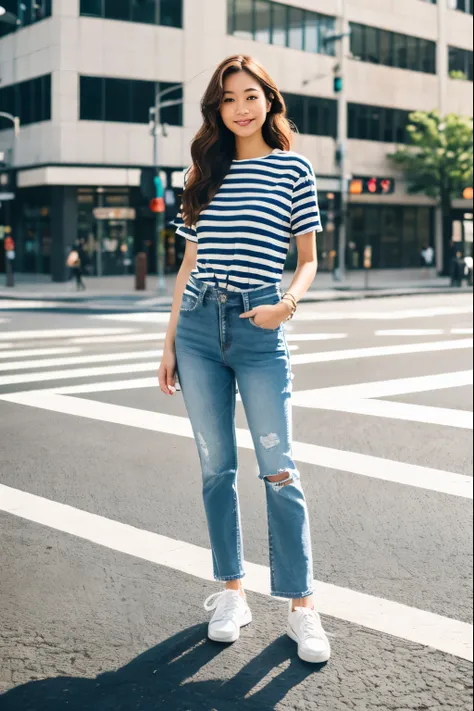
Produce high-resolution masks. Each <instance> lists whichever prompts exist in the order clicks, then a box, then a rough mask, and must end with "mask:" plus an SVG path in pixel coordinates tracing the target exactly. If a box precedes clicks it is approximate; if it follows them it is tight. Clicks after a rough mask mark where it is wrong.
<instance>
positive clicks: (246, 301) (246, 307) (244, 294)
mask: <svg viewBox="0 0 474 711" xmlns="http://www.w3.org/2000/svg"><path fill="white" fill-rule="evenodd" d="M241 293H242V300H243V302H244V313H246V312H247V311H250V305H249V304H250V299H249V294H248V291H243V292H241Z"/></svg>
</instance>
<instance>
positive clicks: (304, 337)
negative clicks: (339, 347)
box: [286, 333, 349, 341]
mask: <svg viewBox="0 0 474 711" xmlns="http://www.w3.org/2000/svg"><path fill="white" fill-rule="evenodd" d="M344 338H349V334H348V333H291V334H289V333H287V334H286V339H287V341H338V340H342V339H344Z"/></svg>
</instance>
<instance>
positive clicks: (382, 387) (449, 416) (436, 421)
mask: <svg viewBox="0 0 474 711" xmlns="http://www.w3.org/2000/svg"><path fill="white" fill-rule="evenodd" d="M472 383H473V371H472V370H466V371H461V372H456V373H441V374H439V375H427V376H422V377H418V378H402V379H399V380H386V381H379V382H373V383H370V382H369V383H358V384H354V385H340V386H336V387H331V388H321V389H319V390H318V389H316V390H304V391H299V392H294V393H293V395H292V402H293V405H294V406H299V407H306V408H311V409H320V410H331V411H333V412H350V413H352V414H357V415H370V416H372V417H386V418H391V419H396V420H408V421H411V422H424V423H427V424H433V425H444V426H446V427H459V428H461V429H472V427H473V422H472V413H470V412H466V411H464V410H452V409H447V408H442V407H427V406H424V405H416V404H410V403H401V402H391V401H385V400H373V399H371V398H379V397H393V396H395V395H405V394H407V393H421V392H431V391H433V390H443V389H448V388H455V387H463V386H468V385H472Z"/></svg>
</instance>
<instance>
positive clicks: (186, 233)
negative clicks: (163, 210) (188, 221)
mask: <svg viewBox="0 0 474 711" xmlns="http://www.w3.org/2000/svg"><path fill="white" fill-rule="evenodd" d="M187 174H188V168H187V169H186V170H185V171H184V187H186V178H187ZM182 209H183V203H181V205H180V208H179V212H178V214H177V215H176V217H175V219H174V220H173V221H172V223H171V224H172V225H174V226H175V227H176V234H177V235H180V236H181V237H185V238H186V239H188V240H189V241H190V242H197V241H198V236H197V231H196V226H195V225H193V226H192V227H186V225H185V224H184V221H183V216H182V214H181V213H182Z"/></svg>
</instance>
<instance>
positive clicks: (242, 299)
mask: <svg viewBox="0 0 474 711" xmlns="http://www.w3.org/2000/svg"><path fill="white" fill-rule="evenodd" d="M280 298H281V289H280V285H278V284H275V285H270V286H264V287H259V288H255V289H251V290H249V291H243V292H238V291H233V290H228V289H223V288H219V287H215V286H211V285H207V284H205V283H204V282H202V281H199V280H197V279H195V278H194V277H193V276H192V275H191V276H190V277H189V281H188V283H187V285H186V290H185V292H184V294H183V300H182V306H181V310H180V314H179V319H178V326H177V332H176V342H175V343H176V360H177V376H178V380H179V383H180V385H181V390H182V394H183V397H184V402H185V405H186V409H187V412H188V416H189V419H190V421H191V425H192V428H193V432H194V437H195V440H196V444H197V448H198V452H199V458H200V463H201V469H202V478H203V498H204V508H205V511H206V517H207V522H208V528H209V536H210V541H211V548H212V557H213V567H214V577H215V579H216V580H223V581H228V580H237V579H239V578H243V577H244V576H245V570H244V552H243V539H242V529H241V519H240V507H239V498H238V491H237V473H238V454H237V442H236V430H235V404H236V394H237V392H239V393H240V396H241V398H242V403H243V406H244V409H245V414H246V417H247V422H248V425H249V429H250V433H251V436H252V440H253V445H254V447H255V451H256V455H257V460H258V468H259V477H260V479H262V480H263V481H264V482H265V490H266V500H267V517H268V533H269V552H270V572H271V594H272V595H274V596H277V597H283V598H300V597H307V596H308V595H311V594H312V592H313V560H312V552H311V534H310V526H309V517H308V507H307V504H306V500H305V496H304V493H303V489H302V486H301V480H300V474H299V472H298V470H297V468H296V465H295V462H294V460H293V456H292V410H291V392H292V377H291V365H290V354H289V350H288V345H287V341H286V336H285V329H284V326H283V325H280V326H279V327H278V328H276V329H266V328H262V327H260V326H257V325H256V324H255V323H253V321H251V320H249V319H248V318H245V319H241V318H239V314H241V313H243V312H244V311H250V310H251V309H253V308H255V307H256V306H260V305H262V304H276V303H278V302H279V301H280ZM286 472H287V473H288V477H286V478H285V480H284V481H282V482H278V483H276V482H270V481H269V480H268V477H274V476H275V475H278V474H283V473H286Z"/></svg>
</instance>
